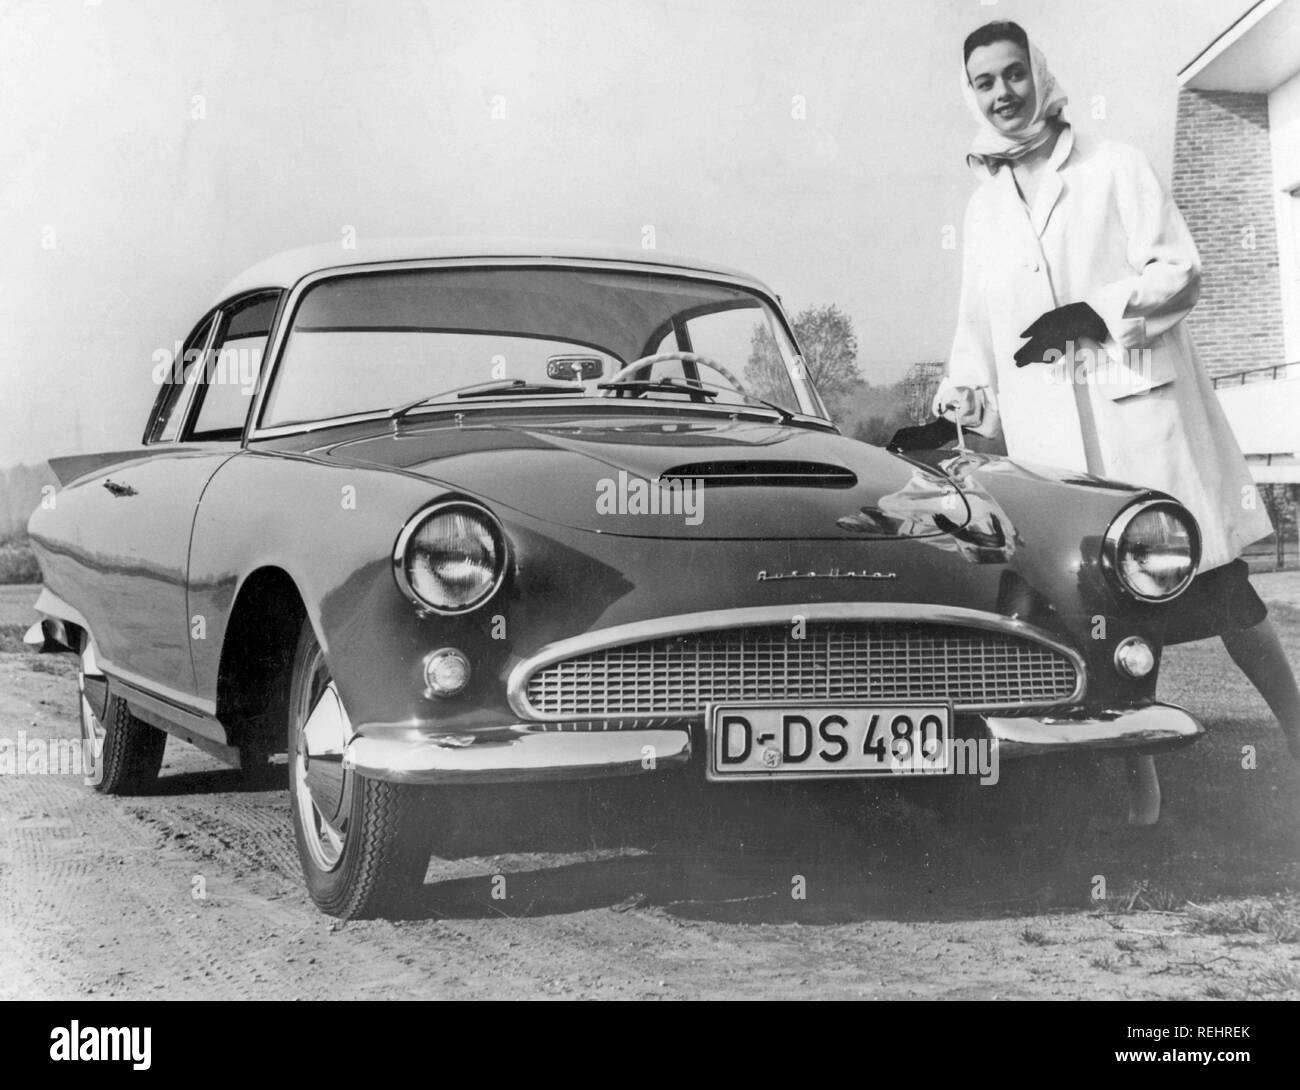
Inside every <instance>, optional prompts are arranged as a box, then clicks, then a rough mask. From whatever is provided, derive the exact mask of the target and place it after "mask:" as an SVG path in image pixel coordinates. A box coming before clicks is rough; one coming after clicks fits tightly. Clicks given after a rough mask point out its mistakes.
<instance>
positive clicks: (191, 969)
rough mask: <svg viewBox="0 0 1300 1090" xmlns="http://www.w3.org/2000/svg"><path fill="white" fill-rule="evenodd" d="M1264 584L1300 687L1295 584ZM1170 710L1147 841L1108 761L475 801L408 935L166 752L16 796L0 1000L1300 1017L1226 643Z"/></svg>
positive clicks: (1297, 982)
mask: <svg viewBox="0 0 1300 1090" xmlns="http://www.w3.org/2000/svg"><path fill="white" fill-rule="evenodd" d="M1258 585H1259V587H1260V589H1261V592H1262V593H1263V594H1264V595H1265V596H1266V597H1267V598H1269V599H1270V602H1271V604H1272V605H1273V615H1274V619H1275V623H1277V624H1278V626H1279V629H1280V631H1281V632H1282V633H1283V636H1284V639H1285V640H1286V641H1287V646H1288V649H1289V650H1290V652H1291V653H1292V656H1293V660H1294V661H1296V662H1297V663H1300V579H1296V578H1295V577H1294V576H1279V577H1269V576H1264V577H1261V578H1260V579H1259V581H1258ZM34 596H35V590H34V588H29V587H27V588H12V587H7V588H0V738H8V739H13V740H17V739H18V738H19V737H20V732H21V735H22V736H23V737H25V738H27V739H48V738H56V737H58V738H69V739H73V738H76V736H77V722H76V704H75V701H74V695H75V676H74V670H73V664H72V662H71V661H70V660H68V659H66V658H64V657H59V656H35V655H31V654H28V653H26V652H24V651H22V650H21V649H20V648H21V645H20V644H19V643H18V642H17V636H18V634H20V632H21V627H23V626H24V624H23V622H24V620H25V619H26V617H27V610H28V609H29V607H30V602H31V601H32V599H33V598H34ZM1161 696H1162V697H1164V698H1165V699H1169V700H1174V701H1176V702H1178V703H1182V704H1184V705H1185V706H1187V707H1189V708H1190V709H1192V710H1194V711H1195V712H1197V713H1198V714H1200V715H1201V716H1202V718H1203V720H1204V721H1205V722H1206V723H1207V725H1208V727H1209V729H1210V735H1209V737H1208V738H1207V739H1205V740H1203V741H1202V742H1200V743H1199V744H1197V745H1195V746H1193V747H1191V748H1189V749H1187V750H1184V751H1180V752H1178V753H1175V754H1170V755H1168V756H1165V757H1162V758H1161V759H1160V761H1159V766H1160V770H1161V776H1162V782H1163V787H1164V791H1165V800H1166V804H1165V813H1164V817H1163V819H1162V821H1161V823H1160V825H1158V826H1157V827H1155V828H1151V829H1132V828H1129V827H1128V826H1126V825H1125V824H1124V822H1123V815H1124V806H1125V801H1124V792H1123V785H1122V777H1121V775H1120V770H1119V769H1118V768H1117V767H1114V766H1111V765H1107V766H1105V768H1104V770H1103V772H1102V774H1101V776H1100V778H1099V779H1097V780H1096V781H1095V782H1094V783H1092V784H1091V786H1090V787H1088V789H1087V792H1086V796H1084V793H1083V791H1082V790H1081V789H1080V790H1074V791H1070V790H1068V789H1067V788H1068V787H1069V784H1070V783H1071V782H1075V781H1072V780H1069V770H1060V769H1050V770H1044V769H1038V770H1026V769H1025V768H1024V767H1023V766H1020V767H1016V766H1012V765H1007V766H1004V768H1003V770H1002V771H1003V779H1002V783H1001V784H1000V786H998V787H996V788H973V787H964V788H962V787H960V785H954V784H953V783H952V781H946V782H942V783H941V782H939V781H937V780H935V779H933V778H929V779H928V781H927V782H909V783H906V784H899V783H897V782H895V781H891V782H889V783H881V782H868V783H863V782H858V783H835V784H829V785H828V784H798V785H793V786H790V785H759V786H756V787H739V786H729V787H728V788H726V789H720V788H718V787H710V786H708V785H706V784H704V783H703V782H700V781H698V780H697V779H696V778H695V777H693V776H689V775H683V774H674V775H673V776H671V777H670V776H668V775H661V776H659V777H657V778H654V779H651V780H645V779H638V780H635V781H608V782H603V783H599V784H595V785H588V784H570V785H560V786H552V787H547V788H544V789H542V788H537V787H529V788H527V789H514V790H504V789H501V790H493V791H480V792H477V793H475V794H474V795H473V796H471V797H462V798H460V799H459V800H454V801H456V806H455V808H454V810H453V813H455V815H456V818H455V821H454V823H453V825H454V828H452V829H451V834H452V835H449V836H446V837H444V838H442V843H441V844H440V848H439V851H440V853H441V854H440V856H436V857H435V858H434V859H433V860H431V863H430V868H429V872H428V874H427V876H426V880H425V885H424V888H423V891H422V894H421V897H420V898H419V899H418V900H417V901H416V902H415V903H413V904H412V906H411V908H410V911H409V912H408V913H407V914H406V918H402V919H397V920H382V921H368V922H353V923H347V924H341V923H338V922H335V921H332V920H330V919H329V918H327V917H325V916H322V915H321V914H320V913H319V912H318V911H317V910H316V909H315V908H314V907H313V906H312V904H311V903H310V901H309V900H308V898H307V896H306V893H305V891H304V889H303V886H302V884H301V881H300V878H299V875H298V862H297V857H296V854H295V850H294V845H293V837H292V832H291V829H290V824H289V805H288V797H287V793H286V792H285V791H284V790H283V789H273V788H263V789H246V788H244V787H243V786H242V785H241V782H240V779H239V775H238V774H237V773H235V772H232V771H229V770H226V769H224V768H223V767H222V766H220V765H219V764H218V763H216V762H215V761H212V760H210V759H209V758H207V757H206V756H204V755H203V754H201V753H199V752H198V751H197V750H194V749H192V748H191V747H188V746H186V745H184V744H183V743H180V742H177V741H176V740H175V739H169V740H168V748H167V754H166V760H165V766H164V769H163V776H162V779H161V780H160V782H159V784H158V787H157V789H156V790H155V791H154V792H153V793H151V794H149V795H147V796H141V797H134V798H106V797H103V796H100V795H97V794H96V793H94V792H93V791H92V790H91V789H89V788H88V787H85V786H83V784H82V783H81V779H80V777H79V776H76V775H48V774H46V775H41V774H26V773H24V774H21V775H3V776H0V999H9V998H19V997H26V998H43V999H52V998H63V999H69V998H78V997H84V996H93V997H97V998H118V999H150V998H167V999H191V998H214V999H242V998H256V999H285V998H302V999H327V998H373V999H403V998H543V997H566V998H663V999H676V998H768V997H780V998H787V997H789V998H855V997H863V998H881V999H902V998H988V999H992V998H999V999H1030V998H1054V999H1110V998H1116V999H1118V998H1127V999H1158V998H1245V997H1259V998H1269V999H1297V998H1300V766H1297V765H1296V764H1295V763H1294V762H1291V761H1290V759H1289V758H1288V757H1287V756H1286V751H1285V747H1284V746H1283V745H1282V741H1281V736H1280V733H1279V732H1278V730H1277V729H1276V727H1275V726H1274V725H1273V723H1272V721H1271V719H1270V718H1269V716H1268V713H1267V709H1266V708H1265V707H1264V705H1263V703H1262V701H1260V699H1259V698H1258V697H1257V696H1256V695H1255V694H1254V692H1253V691H1252V690H1251V689H1250V688H1249V686H1248V684H1247V683H1246V682H1245V681H1244V679H1243V678H1242V677H1241V676H1240V675H1239V674H1238V673H1237V672H1236V671H1235V668H1234V667H1233V666H1232V665H1231V663H1230V662H1229V660H1228V659H1227V656H1226V655H1225V654H1224V652H1223V650H1222V647H1221V646H1220V645H1218V644H1217V643H1203V644H1195V645H1190V646H1186V647H1181V648H1176V649H1174V650H1173V651H1172V652H1171V653H1170V654H1169V655H1168V656H1167V658H1166V661H1165V665H1164V668H1163V674H1162V679H1161ZM1247 747H1251V749H1253V752H1254V760H1253V761H1252V760H1250V758H1249V755H1250V752H1251V749H1247ZM1251 764H1253V765H1254V767H1245V766H1247V765H1251ZM954 787H957V788H960V789H959V790H953V788H954ZM1081 796H1083V797H1084V802H1085V803H1086V805H1084V806H1082V807H1081V806H1080V804H1079V803H1080V797H1081ZM1045 814H1048V815H1054V816H1055V818H1056V819H1058V820H1057V821H1050V820H1044V815H1045ZM1060 823H1068V824H1069V828H1070V829H1071V830H1072V835H1068V836H1059V835H1057V833H1058V832H1059V830H1056V829H1055V826H1056V825H1057V824H1060Z"/></svg>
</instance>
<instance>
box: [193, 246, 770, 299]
mask: <svg viewBox="0 0 1300 1090" xmlns="http://www.w3.org/2000/svg"><path fill="white" fill-rule="evenodd" d="M485 257H486V258H493V257H508V258H521V257H522V258H544V259H549V260H556V259H558V260H564V259H566V258H577V259H581V260H587V261H618V262H627V263H633V264H638V265H657V266H664V267H666V268H676V269H689V270H691V271H694V272H707V273H714V274H717V275H720V276H725V277H727V278H728V279H731V280H742V281H745V282H746V283H748V284H751V285H753V286H754V287H758V288H762V289H763V290H764V291H769V290H770V289H768V288H766V287H765V286H764V285H763V284H762V283H761V282H759V281H757V280H755V279H754V278H753V277H752V276H750V275H749V274H748V273H744V272H741V271H739V270H738V269H732V268H728V267H727V266H725V265H715V264H713V263H712V262H708V261H697V260H695V259H694V258H690V257H683V256H681V255H680V254H668V253H661V252H660V251H658V250H643V249H641V248H639V247H636V246H610V245H605V244H603V243H598V242H578V241H568V240H563V239H528V238H522V239H521V238H473V237H466V238H455V237H442V238H375V239H370V238H357V239H356V248H355V249H348V250H345V249H344V248H343V247H342V245H341V243H340V242H327V243H323V244H320V245H316V246H302V247H299V248H298V249H295V250H285V251H284V252H283V253H278V254H276V255H275V256H273V257H268V258H267V259H266V260H265V261H259V262H258V263H257V264H256V265H252V266H250V267H249V268H247V269H245V270H244V271H243V272H242V273H240V274H239V275H238V276H236V277H235V278H234V280H232V281H231V282H230V283H229V284H227V285H226V287H225V289H224V290H223V291H222V292H221V294H220V295H219V296H218V297H217V299H216V300H215V302H216V303H220V302H223V301H224V300H226V299H229V298H231V297H232V296H234V295H239V294H241V293H243V292H245V291H252V290H254V289H256V288H291V287H293V285H294V284H296V283H297V282H298V281H299V280H301V279H302V278H303V277H304V276H308V275H310V274H311V273H315V272H320V271H322V270H324V269H336V268H337V269H342V268H351V267H355V266H360V265H373V264H379V263H383V262H391V261H421V260H447V259H452V260H454V259H456V258H472V259H481V258H485Z"/></svg>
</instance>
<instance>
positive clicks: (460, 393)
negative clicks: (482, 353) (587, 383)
mask: <svg viewBox="0 0 1300 1090" xmlns="http://www.w3.org/2000/svg"><path fill="white" fill-rule="evenodd" d="M498 393H511V394H577V395H578V396H580V397H581V396H583V394H584V393H585V388H584V387H583V386H580V385H578V386H561V385H559V384H558V383H553V382H526V381H525V380H524V379H521V378H509V379H499V380H497V381H496V382H479V383H476V384H475V385H473V386H460V387H457V388H456V389H454V390H446V391H444V392H442V393H438V394H430V395H429V396H428V397H421V398H417V399H416V400H415V401H412V402H410V403H409V404H407V405H403V406H401V407H400V408H397V409H394V410H393V411H392V412H391V413H389V414H388V419H389V420H401V419H402V417H404V416H405V415H406V414H407V413H409V412H411V411H412V410H413V409H418V408H419V407H420V406H421V405H427V404H428V403H429V402H431V401H439V400H442V399H443V398H449V397H451V396H452V395H453V394H455V395H456V398H457V400H459V399H460V398H465V397H491V396H492V395H493V394H498Z"/></svg>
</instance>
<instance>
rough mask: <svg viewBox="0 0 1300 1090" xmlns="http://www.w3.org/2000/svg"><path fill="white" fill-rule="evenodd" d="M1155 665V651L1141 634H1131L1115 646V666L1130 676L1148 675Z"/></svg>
mask: <svg viewBox="0 0 1300 1090" xmlns="http://www.w3.org/2000/svg"><path fill="white" fill-rule="evenodd" d="M1155 665H1156V655H1155V652H1154V651H1152V650H1151V645H1150V644H1149V643H1147V641H1146V640H1144V639H1143V638H1142V637H1141V636H1130V637H1129V638H1128V639H1126V640H1124V641H1122V642H1121V643H1120V645H1119V646H1118V647H1117V648H1115V666H1116V668H1117V669H1118V670H1119V671H1120V673H1123V674H1128V676H1129V677H1146V676H1147V674H1149V673H1151V671H1152V670H1154V669H1155Z"/></svg>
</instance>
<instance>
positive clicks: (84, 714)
mask: <svg viewBox="0 0 1300 1090" xmlns="http://www.w3.org/2000/svg"><path fill="white" fill-rule="evenodd" d="M77 689H78V690H79V695H80V700H79V704H80V711H81V750H82V755H83V767H84V771H85V776H86V783H88V784H90V785H91V786H92V787H93V788H94V789H95V790H96V791H99V792H101V793H102V794H105V795H129V794H135V793H138V792H140V791H143V790H146V789H147V788H149V787H150V786H152V784H153V783H154V781H156V780H157V778H158V771H159V769H161V768H162V759H163V750H164V749H166V748H167V735H166V734H165V733H164V732H163V731H161V730H159V729H158V728H157V727H154V726H151V725H150V724H148V723H146V722H144V721H143V720H140V719H137V718H136V717H135V716H134V715H132V714H131V709H130V708H128V707H127V705H126V701H125V700H123V699H122V698H121V697H119V696H114V695H112V694H111V693H109V691H108V679H107V678H105V677H104V675H103V674H101V673H99V669H98V667H97V666H96V664H95V654H94V650H93V648H92V645H91V643H90V640H89V637H87V638H86V639H85V641H84V642H83V644H82V647H81V652H80V662H79V664H78V670H77Z"/></svg>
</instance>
